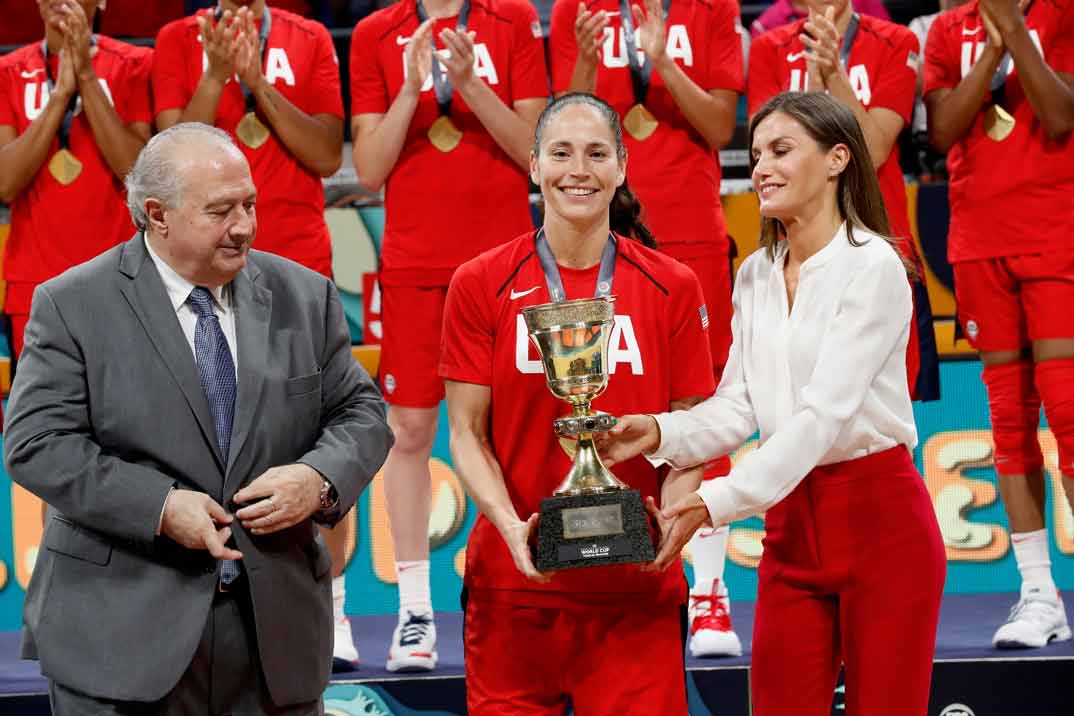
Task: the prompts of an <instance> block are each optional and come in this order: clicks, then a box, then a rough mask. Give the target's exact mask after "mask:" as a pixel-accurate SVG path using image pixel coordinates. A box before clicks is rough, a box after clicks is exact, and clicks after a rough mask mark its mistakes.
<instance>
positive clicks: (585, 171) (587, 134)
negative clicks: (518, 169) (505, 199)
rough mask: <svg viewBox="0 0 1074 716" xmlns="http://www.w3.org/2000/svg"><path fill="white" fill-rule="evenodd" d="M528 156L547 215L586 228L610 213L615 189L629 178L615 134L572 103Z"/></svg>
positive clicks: (599, 118)
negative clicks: (533, 153)
mask: <svg viewBox="0 0 1074 716" xmlns="http://www.w3.org/2000/svg"><path fill="white" fill-rule="evenodd" d="M538 151H539V154H537V155H532V154H531V155H530V176H531V177H532V178H533V181H534V183H535V184H537V185H538V186H540V187H541V195H542V196H543V197H544V206H545V209H544V210H545V214H546V215H548V214H554V215H556V216H558V217H559V218H561V219H563V220H565V221H568V222H571V223H579V224H588V223H591V222H593V221H596V220H599V219H600V218H601V217H605V216H607V214H608V205H609V204H611V202H612V197H613V196H614V195H615V190H616V188H617V187H618V186H619V185H621V184H622V183H623V181H624V180H625V179H626V160H625V159H624V158H621V157H620V156H619V154H618V153H617V151H616V142H615V133H614V131H613V129H612V127H610V126H609V125H608V123H607V122H606V121H605V120H604V118H603V117H602V116H601V115H600V113H599V112H598V111H597V110H596V109H595V108H594V107H591V106H589V105H586V104H582V103H578V104H570V105H568V106H566V107H564V108H563V109H562V110H560V111H559V112H557V113H556V114H555V115H553V116H552V117H551V118H550V119H549V120H548V123H547V124H546V125H545V127H544V129H543V131H542V134H541V144H540V146H539V147H538Z"/></svg>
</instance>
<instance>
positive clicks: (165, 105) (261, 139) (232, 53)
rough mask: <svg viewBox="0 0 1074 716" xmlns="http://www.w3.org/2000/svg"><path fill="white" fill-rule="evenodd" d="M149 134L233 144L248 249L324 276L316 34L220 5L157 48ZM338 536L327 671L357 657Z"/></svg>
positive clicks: (170, 33)
mask: <svg viewBox="0 0 1074 716" xmlns="http://www.w3.org/2000/svg"><path fill="white" fill-rule="evenodd" d="M153 94H154V99H155V105H156V106H155V110H156V113H157V126H158V127H159V128H160V129H166V128H167V127H170V126H172V125H173V124H175V123H177V122H189V121H199V122H204V123H206V124H211V125H215V126H217V127H219V128H221V129H223V130H225V131H227V132H228V133H229V134H232V135H234V136H235V137H236V139H237V142H236V143H237V144H238V146H239V148H240V149H242V152H243V154H245V155H246V159H247V160H248V161H249V162H250V170H251V172H252V173H253V177H254V182H255V183H256V184H257V187H258V194H257V218H258V227H259V228H258V231H257V248H258V249H261V250H262V251H269V252H271V253H274V254H279V255H281V256H285V257H286V258H289V259H291V260H293V261H297V262H298V263H300V264H302V265H304V266H306V267H308V268H310V269H313V270H314V271H317V272H319V273H322V274H325V275H326V276H331V274H332V247H331V237H330V235H329V233H328V225H327V224H326V223H325V220H324V188H323V185H322V183H321V178H322V177H326V176H330V175H332V174H333V173H334V172H335V171H336V170H337V169H338V168H339V165H340V163H341V161H342V158H343V97H342V95H341V92H340V82H339V61H338V59H337V58H336V53H335V49H334V47H333V45H332V38H331V37H330V36H329V34H328V31H327V30H326V29H325V27H324V25H322V24H320V23H319V22H316V21H314V20H307V19H306V18H304V17H300V16H299V15H296V14H294V13H292V12H289V11H287V10H284V9H281V8H277V7H274V6H271V5H268V4H267V3H266V2H265V0H221V2H220V4H219V5H218V7H217V10H216V11H213V10H204V11H200V12H198V13H196V14H194V15H191V16H189V17H186V18H183V19H181V20H176V21H175V22H172V23H169V24H168V25H166V26H165V27H164V28H162V29H161V31H160V34H159V35H158V36H157V45H156V56H155V58H154V64H153ZM345 530H346V528H345V527H343V526H337V527H336V528H335V529H332V530H328V529H324V530H323V534H324V536H325V540H326V542H327V544H328V547H329V550H330V551H331V553H332V562H333V571H334V580H333V582H332V598H333V605H334V608H335V612H336V631H335V648H334V651H333V653H334V657H335V660H334V662H333V664H334V666H335V667H336V669H337V670H343V669H350V668H354V667H355V666H356V665H357V663H358V653H357V650H356V649H355V648H354V643H353V637H352V636H351V631H350V625H349V623H348V622H347V621H346V618H345V616H344V613H343V602H344V598H345V593H344V590H343V576H342V575H343V566H344V562H345V559H346V551H345V546H346V545H345V541H346V531H345Z"/></svg>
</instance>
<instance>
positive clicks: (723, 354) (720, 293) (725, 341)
mask: <svg viewBox="0 0 1074 716" xmlns="http://www.w3.org/2000/svg"><path fill="white" fill-rule="evenodd" d="M660 250H661V251H663V252H664V253H665V254H667V255H668V256H670V257H671V258H673V259H675V260H676V261H678V262H680V263H683V264H686V265H687V266H689V267H690V268H691V269H692V270H693V272H694V274H695V275H696V276H697V280H698V281H700V282H701V292H702V293H703V294H704V296H705V308H706V309H707V310H708V313H709V352H710V353H711V354H712V366H713V376H714V377H715V378H716V382H717V383H719V382H720V375H721V374H722V373H723V367H724V365H725V364H726V363H727V353H728V351H729V350H731V314H732V313H733V311H734V309H733V307H732V305H731V263H730V259H729V258H728V256H727V254H721V253H709V254H705V255H700V256H699V255H698V249H697V247H696V246H692V245H691V244H669V245H667V246H661V247H660Z"/></svg>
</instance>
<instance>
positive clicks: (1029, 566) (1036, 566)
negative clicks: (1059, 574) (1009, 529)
mask: <svg viewBox="0 0 1074 716" xmlns="http://www.w3.org/2000/svg"><path fill="white" fill-rule="evenodd" d="M1011 544H1012V545H1013V546H1014V561H1015V562H1017V563H1018V571H1019V572H1020V573H1021V575H1022V596H1023V597H1024V596H1025V595H1027V594H1029V593H1031V592H1033V591H1039V592H1040V593H1041V594H1042V595H1043V596H1047V597H1048V598H1049V599H1051V598H1054V597H1055V595H1056V588H1055V582H1054V581H1053V580H1052V560H1051V557H1050V556H1049V555H1048V530H1046V529H1044V530H1035V531H1033V532H1019V533H1017V534H1011Z"/></svg>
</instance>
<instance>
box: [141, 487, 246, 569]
mask: <svg viewBox="0 0 1074 716" xmlns="http://www.w3.org/2000/svg"><path fill="white" fill-rule="evenodd" d="M233 519H234V517H232V516H231V515H229V514H228V513H227V512H226V511H225V510H224V508H223V507H221V506H220V505H218V504H216V501H215V500H214V499H213V498H211V497H209V496H208V495H206V494H205V493H204V492H194V491H192V490H172V491H171V492H170V493H169V494H168V500H167V502H165V503H164V518H163V520H161V524H160V533H161V534H162V535H166V536H167V537H170V538H172V539H173V540H175V541H176V542H178V543H179V544H181V545H183V546H184V547H186V548H187V549H205V550H208V551H209V554H211V555H212V556H213V557H216V558H217V559H242V552H240V551H238V550H236V549H232V548H230V547H226V546H225V543H226V542H227V541H228V539H230V538H231V527H229V526H228V525H230V524H231V521H232V520H233Z"/></svg>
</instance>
